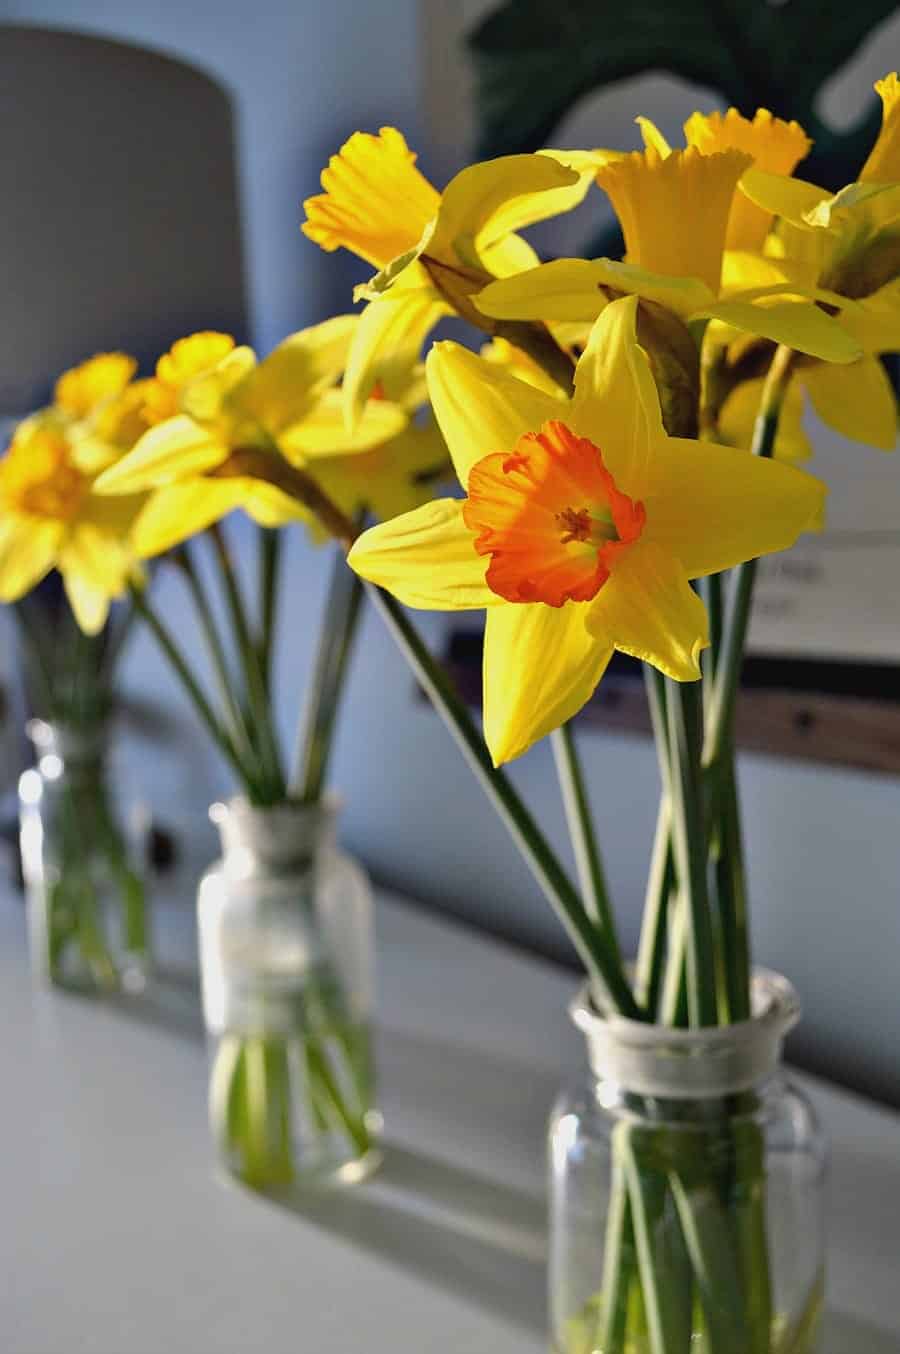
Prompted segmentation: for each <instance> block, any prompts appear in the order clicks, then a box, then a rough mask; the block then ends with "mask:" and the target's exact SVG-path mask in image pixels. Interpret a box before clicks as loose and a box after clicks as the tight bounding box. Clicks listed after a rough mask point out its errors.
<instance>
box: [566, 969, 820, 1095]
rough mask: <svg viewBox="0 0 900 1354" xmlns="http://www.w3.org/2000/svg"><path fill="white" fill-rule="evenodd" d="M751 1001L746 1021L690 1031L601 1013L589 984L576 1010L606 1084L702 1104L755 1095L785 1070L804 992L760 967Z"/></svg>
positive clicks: (596, 1068) (593, 1062)
mask: <svg viewBox="0 0 900 1354" xmlns="http://www.w3.org/2000/svg"><path fill="white" fill-rule="evenodd" d="M751 1000H752V1003H753V1012H754V1013H753V1015H752V1016H751V1017H750V1018H749V1019H747V1020H740V1021H735V1022H734V1023H733V1024H730V1025H705V1026H701V1027H694V1028H691V1029H676V1028H673V1027H672V1026H669V1025H659V1024H651V1023H650V1022H646V1021H640V1020H632V1019H630V1018H629V1017H627V1016H621V1015H618V1014H617V1013H615V1012H608V1013H605V1014H604V1013H601V1012H599V1011H597V1009H596V1007H595V1006H594V1005H593V1003H592V1001H591V998H590V992H589V988H588V986H587V984H586V985H585V986H584V987H582V988H581V989H580V991H579V992H578V994H577V995H576V997H575V999H574V1001H573V1002H572V1004H571V1006H570V1008H569V1010H570V1014H571V1017H572V1020H573V1022H574V1024H575V1025H576V1027H577V1028H578V1029H579V1030H580V1031H581V1032H582V1034H583V1035H584V1036H585V1039H586V1041H587V1045H588V1056H589V1059H590V1062H591V1067H592V1069H593V1070H594V1072H595V1074H596V1075H597V1076H598V1077H599V1078H601V1079H603V1080H611V1081H615V1082H618V1083H619V1084H620V1085H621V1086H623V1087H624V1088H625V1089H626V1090H630V1091H634V1092H636V1093H639V1094H643V1095H653V1096H659V1097H665V1098H673V1099H698V1098H704V1097H706V1096H716V1095H730V1094H736V1093H737V1092H739V1091H742V1090H748V1089H750V1088H751V1087H752V1086H755V1085H759V1084H760V1083H761V1082H763V1081H765V1080H767V1079H768V1078H769V1077H770V1076H771V1075H772V1073H773V1072H774V1071H775V1069H776V1067H777V1066H778V1062H779V1059H780V1056H781V1047H782V1043H783V1041H784V1037H785V1035H786V1034H787V1032H788V1030H790V1029H791V1028H792V1027H793V1026H794V1025H795V1024H796V1023H797V1021H798V1020H799V1018H800V1000H799V997H798V996H797V992H796V990H795V989H794V987H793V985H792V984H791V983H790V982H789V981H788V980H787V978H784V977H783V976H782V975H781V974H779V973H775V972H774V971H773V970H771V969H765V968H757V969H754V971H753V975H752V979H751Z"/></svg>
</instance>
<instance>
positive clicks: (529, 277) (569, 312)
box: [473, 259, 606, 323]
mask: <svg viewBox="0 0 900 1354" xmlns="http://www.w3.org/2000/svg"><path fill="white" fill-rule="evenodd" d="M604 280H605V279H604V273H603V269H600V270H598V269H597V266H596V264H595V263H593V262H590V261H589V260H588V259H556V260H554V261H553V262H552V263H544V264H542V265H541V266H540V267H538V268H530V269H529V270H528V271H527V272H523V273H517V274H516V275H515V276H514V277H507V278H503V279H502V280H501V281H498V282H491V283H489V284H488V286H486V287H485V288H484V290H483V291H480V292H479V293H478V294H477V296H475V297H473V300H474V302H475V305H476V307H477V308H478V309H479V310H480V311H481V312H482V313H483V314H485V315H491V316H493V317H494V318H495V319H498V320H533V319H538V318H539V319H541V320H545V321H547V320H575V321H582V322H588V323H590V322H592V321H593V320H596V318H597V316H598V315H599V314H600V312H601V310H602V309H603V307H604V306H605V305H606V296H605V294H604V293H603V292H602V291H601V290H600V288H601V286H602V285H603V283H604Z"/></svg>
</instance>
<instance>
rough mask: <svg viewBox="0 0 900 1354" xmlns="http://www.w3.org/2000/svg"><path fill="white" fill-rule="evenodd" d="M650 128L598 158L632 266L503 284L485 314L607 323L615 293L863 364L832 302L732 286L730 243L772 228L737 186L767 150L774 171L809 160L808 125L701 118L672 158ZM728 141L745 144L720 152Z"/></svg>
mask: <svg viewBox="0 0 900 1354" xmlns="http://www.w3.org/2000/svg"><path fill="white" fill-rule="evenodd" d="M638 121H639V122H640V123H641V127H642V131H643V134H644V137H645V139H646V141H647V143H648V144H647V148H646V149H645V150H644V151H642V152H638V151H635V152H631V153H629V154H620V153H616V152H609V151H597V152H589V153H587V154H588V155H589V156H590V155H593V157H594V160H595V163H596V165H597V182H598V183H599V185H600V187H601V188H603V189H604V191H605V192H606V193H607V195H608V197H609V198H610V200H611V202H612V204H613V207H614V208H615V211H616V214H617V216H618V218H619V222H620V224H621V226H622V231H623V234H624V236H625V245H626V251H627V252H626V260H625V261H624V262H616V261H614V260H612V259H593V260H590V259H558V260H556V261H555V262H552V263H547V264H544V265H542V266H539V267H537V268H532V269H530V270H528V271H526V272H519V273H517V274H516V275H515V276H513V277H508V278H504V279H502V280H500V281H497V282H493V283H491V284H490V285H489V286H487V287H485V288H484V290H482V291H480V292H479V293H478V295H477V296H476V297H475V298H474V304H475V305H476V306H477V307H478V309H480V310H482V311H483V312H484V313H485V314H486V315H489V316H491V317H493V318H494V319H496V320H506V321H512V320H535V319H542V320H544V321H546V322H553V321H556V322H559V321H582V322H584V321H592V320H594V319H596V317H597V316H598V315H599V314H600V312H601V311H602V309H603V307H604V306H605V305H607V304H608V302H609V299H610V296H611V295H612V296H615V295H621V294H627V295H636V296H640V297H642V298H643V299H644V300H646V301H650V302H655V303H656V304H657V305H659V306H661V307H663V308H664V309H665V310H667V311H669V312H670V313H671V314H672V315H674V316H676V317H677V318H678V319H679V320H681V321H683V322H684V323H685V324H692V323H694V322H697V321H703V320H710V319H713V320H718V321H720V322H723V323H725V324H727V325H729V326H732V327H733V328H735V329H737V330H743V331H747V332H749V333H751V334H755V335H759V336H762V337H764V338H767V339H771V340H772V341H773V342H775V343H784V344H786V345H787V346H789V347H791V348H794V349H796V350H797V351H798V352H802V353H811V354H812V355H814V356H815V357H819V358H822V359H823V360H825V361H829V362H851V361H853V360H854V359H855V358H857V357H859V355H860V352H861V349H860V347H859V345H858V344H857V343H856V342H855V341H854V340H853V339H852V338H851V337H850V336H849V335H848V334H847V332H846V331H845V330H843V329H842V328H841V327H840V326H839V325H838V324H837V323H836V322H835V321H834V320H833V319H832V318H831V317H830V316H829V315H827V314H825V312H824V311H823V310H822V309H821V308H820V307H819V306H818V305H816V304H814V303H815V302H817V301H825V302H829V303H832V304H834V303H835V302H837V304H840V298H838V297H835V296H834V295H832V294H831V293H828V292H825V291H823V290H822V289H821V288H818V287H816V286H814V285H813V286H803V285H800V283H799V282H796V281H790V282H789V281H787V280H786V279H785V278H783V277H779V278H777V279H776V280H775V281H774V282H770V283H769V284H768V285H765V286H757V285H752V286H750V287H747V288H738V289H734V288H730V287H723V277H722V261H723V254H724V251H725V246H726V242H728V241H729V240H731V241H734V240H737V239H743V240H744V241H745V242H746V241H747V240H748V239H750V238H753V239H755V238H757V237H758V234H759V231H760V230H761V229H762V230H763V231H764V229H765V226H766V220H765V214H764V213H763V212H762V211H761V210H758V211H757V212H756V214H755V216H754V214H753V213H752V212H749V213H748V212H747V211H744V210H742V209H741V205H740V204H738V207H737V208H736V206H735V202H736V196H735V190H736V188H737V185H738V183H739V181H740V180H741V178H742V176H743V175H744V174H745V173H746V172H747V171H748V170H749V169H750V167H751V166H752V165H753V163H754V158H755V154H757V153H758V154H759V155H760V156H761V157H762V158H763V159H767V160H768V162H769V163H771V162H772V159H773V158H774V159H775V162H776V163H784V162H786V160H789V159H790V158H791V157H792V156H794V155H796V156H797V157H799V155H800V154H801V153H802V149H803V146H804V144H806V143H805V138H804V140H803V141H801V140H800V139H799V138H798V135H797V133H798V132H799V128H797V130H796V131H795V130H794V128H795V127H796V124H784V123H779V122H778V120H777V119H772V118H771V117H770V116H768V115H765V114H757V117H756V118H755V119H754V120H753V121H752V122H751V121H748V120H747V119H739V118H738V116H737V115H733V116H728V115H726V117H725V119H723V120H722V123H721V125H720V124H719V123H716V122H714V121H713V120H712V119H707V120H706V122H703V123H701V121H699V120H698V119H697V118H695V119H691V120H690V121H689V122H688V124H687V127H688V128H689V129H690V135H691V137H692V138H694V139H693V141H692V142H691V143H690V144H688V146H687V147H686V148H685V149H684V150H672V149H671V148H670V147H669V145H668V143H667V142H666V141H665V140H664V138H663V137H662V135H661V134H660V133H659V131H658V130H657V129H656V128H655V127H654V126H653V124H652V123H650V122H649V121H648V120H647V119H645V118H644V119H638ZM723 127H724V131H723ZM701 132H704V134H703V135H701ZM728 133H732V134H734V135H735V145H734V146H728V147H726V148H724V149H720V148H719V146H720V145H721V143H722V139H723V136H725V135H727V134H728ZM800 135H801V136H802V133H800ZM782 143H785V144H782ZM773 151H777V152H778V155H780V157H781V158H780V159H779V158H777V157H773Z"/></svg>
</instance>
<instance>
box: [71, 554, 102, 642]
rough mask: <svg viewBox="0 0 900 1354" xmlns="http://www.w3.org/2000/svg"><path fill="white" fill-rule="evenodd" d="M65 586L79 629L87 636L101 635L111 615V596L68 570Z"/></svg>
mask: <svg viewBox="0 0 900 1354" xmlns="http://www.w3.org/2000/svg"><path fill="white" fill-rule="evenodd" d="M63 584H64V586H65V589H66V597H67V598H68V599H69V606H70V607H71V608H72V614H73V615H74V617H75V620H76V621H77V622H78V628H79V629H80V630H82V631H83V632H84V634H86V635H99V633H100V631H101V630H102V629H103V627H104V625H105V624H106V618H107V616H108V615H109V607H110V602H111V601H112V597H111V596H110V594H109V593H108V592H107V591H106V589H105V588H100V587H97V586H96V585H95V584H93V583H88V582H86V581H85V580H84V579H83V578H82V577H80V575H78V574H77V573H70V572H68V571H67V570H63Z"/></svg>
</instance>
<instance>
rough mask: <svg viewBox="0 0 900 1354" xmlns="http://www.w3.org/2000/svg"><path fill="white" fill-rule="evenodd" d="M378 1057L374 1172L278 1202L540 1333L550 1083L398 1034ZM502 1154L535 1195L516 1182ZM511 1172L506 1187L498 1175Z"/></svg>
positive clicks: (387, 1037) (505, 1063)
mask: <svg viewBox="0 0 900 1354" xmlns="http://www.w3.org/2000/svg"><path fill="white" fill-rule="evenodd" d="M379 1052H380V1057H381V1067H380V1073H381V1082H382V1085H383V1088H384V1104H385V1106H386V1109H387V1140H386V1143H385V1146H384V1163H383V1165H382V1167H381V1169H380V1171H379V1172H378V1174H377V1175H376V1176H375V1177H373V1179H372V1180H370V1181H369V1182H368V1183H367V1184H365V1185H362V1186H359V1187H357V1188H354V1189H352V1190H347V1191H346V1192H343V1193H337V1194H325V1193H323V1194H321V1195H318V1196H316V1195H312V1196H311V1195H306V1196H305V1197H303V1198H298V1199H281V1198H279V1199H273V1200H272V1202H273V1203H274V1204H276V1205H277V1206H279V1207H282V1208H286V1209H288V1210H290V1211H292V1212H294V1213H296V1214H298V1215H299V1216H301V1217H303V1218H304V1219H306V1220H307V1221H309V1222H312V1223H314V1224H315V1225H316V1226H319V1227H323V1228H325V1229H326V1230H327V1231H329V1232H331V1233H332V1234H335V1235H338V1236H340V1237H342V1238H343V1239H344V1240H346V1241H348V1242H350V1243H351V1244H353V1245H355V1246H361V1247H364V1248H365V1249H366V1250H369V1251H372V1252H374V1253H376V1254H377V1255H379V1256H380V1257H382V1258H384V1259H385V1260H387V1261H388V1262H390V1263H393V1264H396V1265H398V1266H400V1267H401V1268H402V1269H404V1270H406V1271H410V1272H412V1273H415V1274H416V1275H418V1276H419V1277H420V1278H422V1279H424V1280H426V1281H427V1282H429V1283H431V1284H434V1285H435V1286H436V1287H439V1288H444V1289H446V1290H449V1291H450V1292H452V1293H454V1294H457V1295H458V1296H460V1297H463V1298H465V1299H466V1300H467V1301H468V1302H470V1303H472V1304H473V1305H478V1306H481V1307H483V1308H485V1309H486V1310H488V1311H490V1312H492V1313H493V1314H495V1315H498V1316H501V1317H503V1318H505V1319H507V1320H508V1321H510V1322H511V1323H512V1324H515V1325H517V1326H519V1327H520V1328H522V1329H523V1330H525V1331H528V1332H529V1333H532V1334H534V1333H541V1332H542V1331H543V1330H544V1329H545V1326H546V1305H545V1288H546V1280H545V1265H546V1244H545V1211H544V1202H543V1190H542V1186H543V1180H542V1166H541V1157H542V1146H543V1144H542V1124H543V1121H544V1119H545V1118H546V1113H547V1109H548V1096H549V1098H551V1099H552V1088H551V1087H550V1085H549V1083H548V1081H547V1079H546V1078H544V1079H541V1078H540V1077H538V1078H535V1076H534V1075H529V1074H528V1073H523V1068H522V1066H521V1065H518V1066H517V1065H515V1064H513V1063H511V1062H510V1060H509V1059H508V1058H502V1059H501V1058H500V1057H496V1058H494V1057H491V1056H490V1055H487V1054H485V1053H484V1052H482V1051H479V1050H474V1049H469V1048H460V1047H458V1046H456V1045H451V1044H446V1043H442V1042H437V1041H434V1040H431V1039H419V1038H415V1037H413V1036H411V1035H408V1034H406V1033H403V1034H401V1033H399V1032H396V1031H387V1032H384V1031H383V1032H382V1033H381V1036H380V1040H379ZM542 1080H543V1084H542V1085H541V1082H542ZM523 1089H524V1091H525V1094H524V1095H523V1094H522V1092H523ZM523 1126H524V1128H525V1130H526V1132H525V1138H526V1140H527V1139H529V1138H531V1137H532V1136H533V1138H534V1143H533V1147H534V1151H533V1152H532V1151H531V1150H529V1148H527V1147H526V1149H525V1155H526V1160H525V1163H524V1165H523V1164H522V1162H521V1158H522V1155H523V1149H522V1135H523ZM413 1143H414V1144H415V1146H412V1145H410V1144H413ZM432 1149H433V1150H432ZM504 1153H506V1155H507V1156H510V1157H512V1158H513V1164H514V1166H518V1167H519V1174H520V1175H523V1176H525V1177H526V1178H527V1179H528V1182H529V1184H533V1185H534V1187H535V1188H534V1192H529V1191H528V1189H526V1188H518V1187H517V1186H516V1185H515V1184H511V1183H508V1177H509V1173H510V1172H509V1171H508V1169H507V1167H508V1162H507V1160H506V1159H505V1156H504ZM532 1156H533V1157H535V1158H536V1160H535V1169H534V1171H532V1170H531V1161H530V1158H531V1157H532ZM514 1173H515V1172H513V1174H514ZM504 1174H506V1175H507V1181H504V1180H503V1179H501V1178H499V1177H500V1176H502V1175H504Z"/></svg>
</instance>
